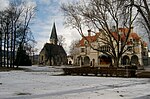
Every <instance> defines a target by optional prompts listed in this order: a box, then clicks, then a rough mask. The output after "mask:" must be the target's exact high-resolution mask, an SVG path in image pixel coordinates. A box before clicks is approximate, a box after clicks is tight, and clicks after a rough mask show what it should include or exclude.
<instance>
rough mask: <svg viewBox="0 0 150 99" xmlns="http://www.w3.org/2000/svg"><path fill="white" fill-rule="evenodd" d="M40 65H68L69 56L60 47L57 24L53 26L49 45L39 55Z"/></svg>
mask: <svg viewBox="0 0 150 99" xmlns="http://www.w3.org/2000/svg"><path fill="white" fill-rule="evenodd" d="M39 64H40V65H50V66H52V65H64V64H67V54H66V52H65V50H64V48H63V47H62V46H61V45H58V38H57V32H56V26H55V23H54V24H53V28H52V32H51V36H50V40H49V43H46V44H45V45H44V47H43V48H42V50H41V51H40V54H39Z"/></svg>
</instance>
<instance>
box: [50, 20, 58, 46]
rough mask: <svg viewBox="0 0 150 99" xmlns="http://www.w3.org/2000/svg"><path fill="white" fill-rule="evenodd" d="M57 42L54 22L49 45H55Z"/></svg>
mask: <svg viewBox="0 0 150 99" xmlns="http://www.w3.org/2000/svg"><path fill="white" fill-rule="evenodd" d="M57 42H58V38H57V32H56V26H55V22H54V24H53V28H52V32H51V36H50V43H51V44H55V45H57Z"/></svg>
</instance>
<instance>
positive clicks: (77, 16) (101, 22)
mask: <svg viewBox="0 0 150 99" xmlns="http://www.w3.org/2000/svg"><path fill="white" fill-rule="evenodd" d="M149 4H150V3H149V1H148V0H82V1H78V2H72V3H68V4H62V6H61V9H62V11H63V13H64V16H65V19H66V21H65V24H66V25H67V26H71V27H72V28H75V29H77V31H78V33H79V34H80V35H81V36H82V37H83V38H85V39H86V37H85V35H84V33H83V29H84V28H88V29H90V30H92V29H93V30H98V31H99V32H101V33H102V34H103V35H104V36H105V38H102V36H100V37H99V39H100V41H101V42H99V44H102V43H103V44H105V45H107V46H108V47H109V48H110V51H109V52H107V51H102V50H99V48H95V47H94V46H92V45H91V44H90V43H89V45H90V46H91V48H93V49H94V50H97V51H100V52H102V53H104V54H106V55H109V56H111V57H112V58H113V60H114V65H115V66H119V60H120V59H121V57H122V55H123V54H124V53H125V52H126V51H127V50H128V47H126V44H127V42H128V38H129V35H130V33H131V30H132V26H133V23H134V22H137V21H136V19H137V18H139V16H141V17H140V18H143V19H144V22H143V21H141V22H142V24H143V25H144V26H145V29H146V30H147V33H148V35H149V34H150V28H149V27H150V10H149ZM112 27H115V28H112ZM120 27H121V28H127V29H128V30H127V32H126V33H125V32H120V31H119V28H120ZM112 32H115V33H116V36H114V35H113V33H112ZM122 35H124V37H125V38H124V40H121V36H122ZM149 38H150V35H149ZM87 41H88V40H87ZM99 46H100V45H99ZM116 49H117V51H116Z"/></svg>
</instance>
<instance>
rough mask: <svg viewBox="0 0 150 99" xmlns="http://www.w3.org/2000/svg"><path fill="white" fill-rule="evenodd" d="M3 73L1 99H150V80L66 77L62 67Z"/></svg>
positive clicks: (0, 81)
mask: <svg viewBox="0 0 150 99" xmlns="http://www.w3.org/2000/svg"><path fill="white" fill-rule="evenodd" d="M25 68H30V70H28V71H10V72H0V99H149V98H150V79H149V78H115V77H114V78H112V77H96V76H63V75H58V74H61V73H63V72H62V70H61V67H50V66H46V67H38V66H31V67H25Z"/></svg>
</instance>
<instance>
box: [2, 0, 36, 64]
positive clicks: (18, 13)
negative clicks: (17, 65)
mask: <svg viewBox="0 0 150 99" xmlns="http://www.w3.org/2000/svg"><path fill="white" fill-rule="evenodd" d="M34 14H35V6H27V2H22V1H17V0H14V1H12V2H10V3H9V6H8V7H7V8H6V9H5V10H4V11H1V13H0V21H1V23H0V24H1V33H2V36H1V38H2V41H3V42H4V43H2V48H3V50H4V54H3V55H4V66H5V63H7V67H8V66H9V64H10V67H14V60H15V53H16V47H17V46H18V43H19V44H20V45H24V43H25V39H26V38H27V36H28V28H29V23H30V21H31V19H32V18H33V16H34ZM20 30H22V31H20ZM19 38H20V39H19ZM6 52H7V53H6ZM5 59H7V62H6V61H5ZM8 62H10V63H8Z"/></svg>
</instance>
